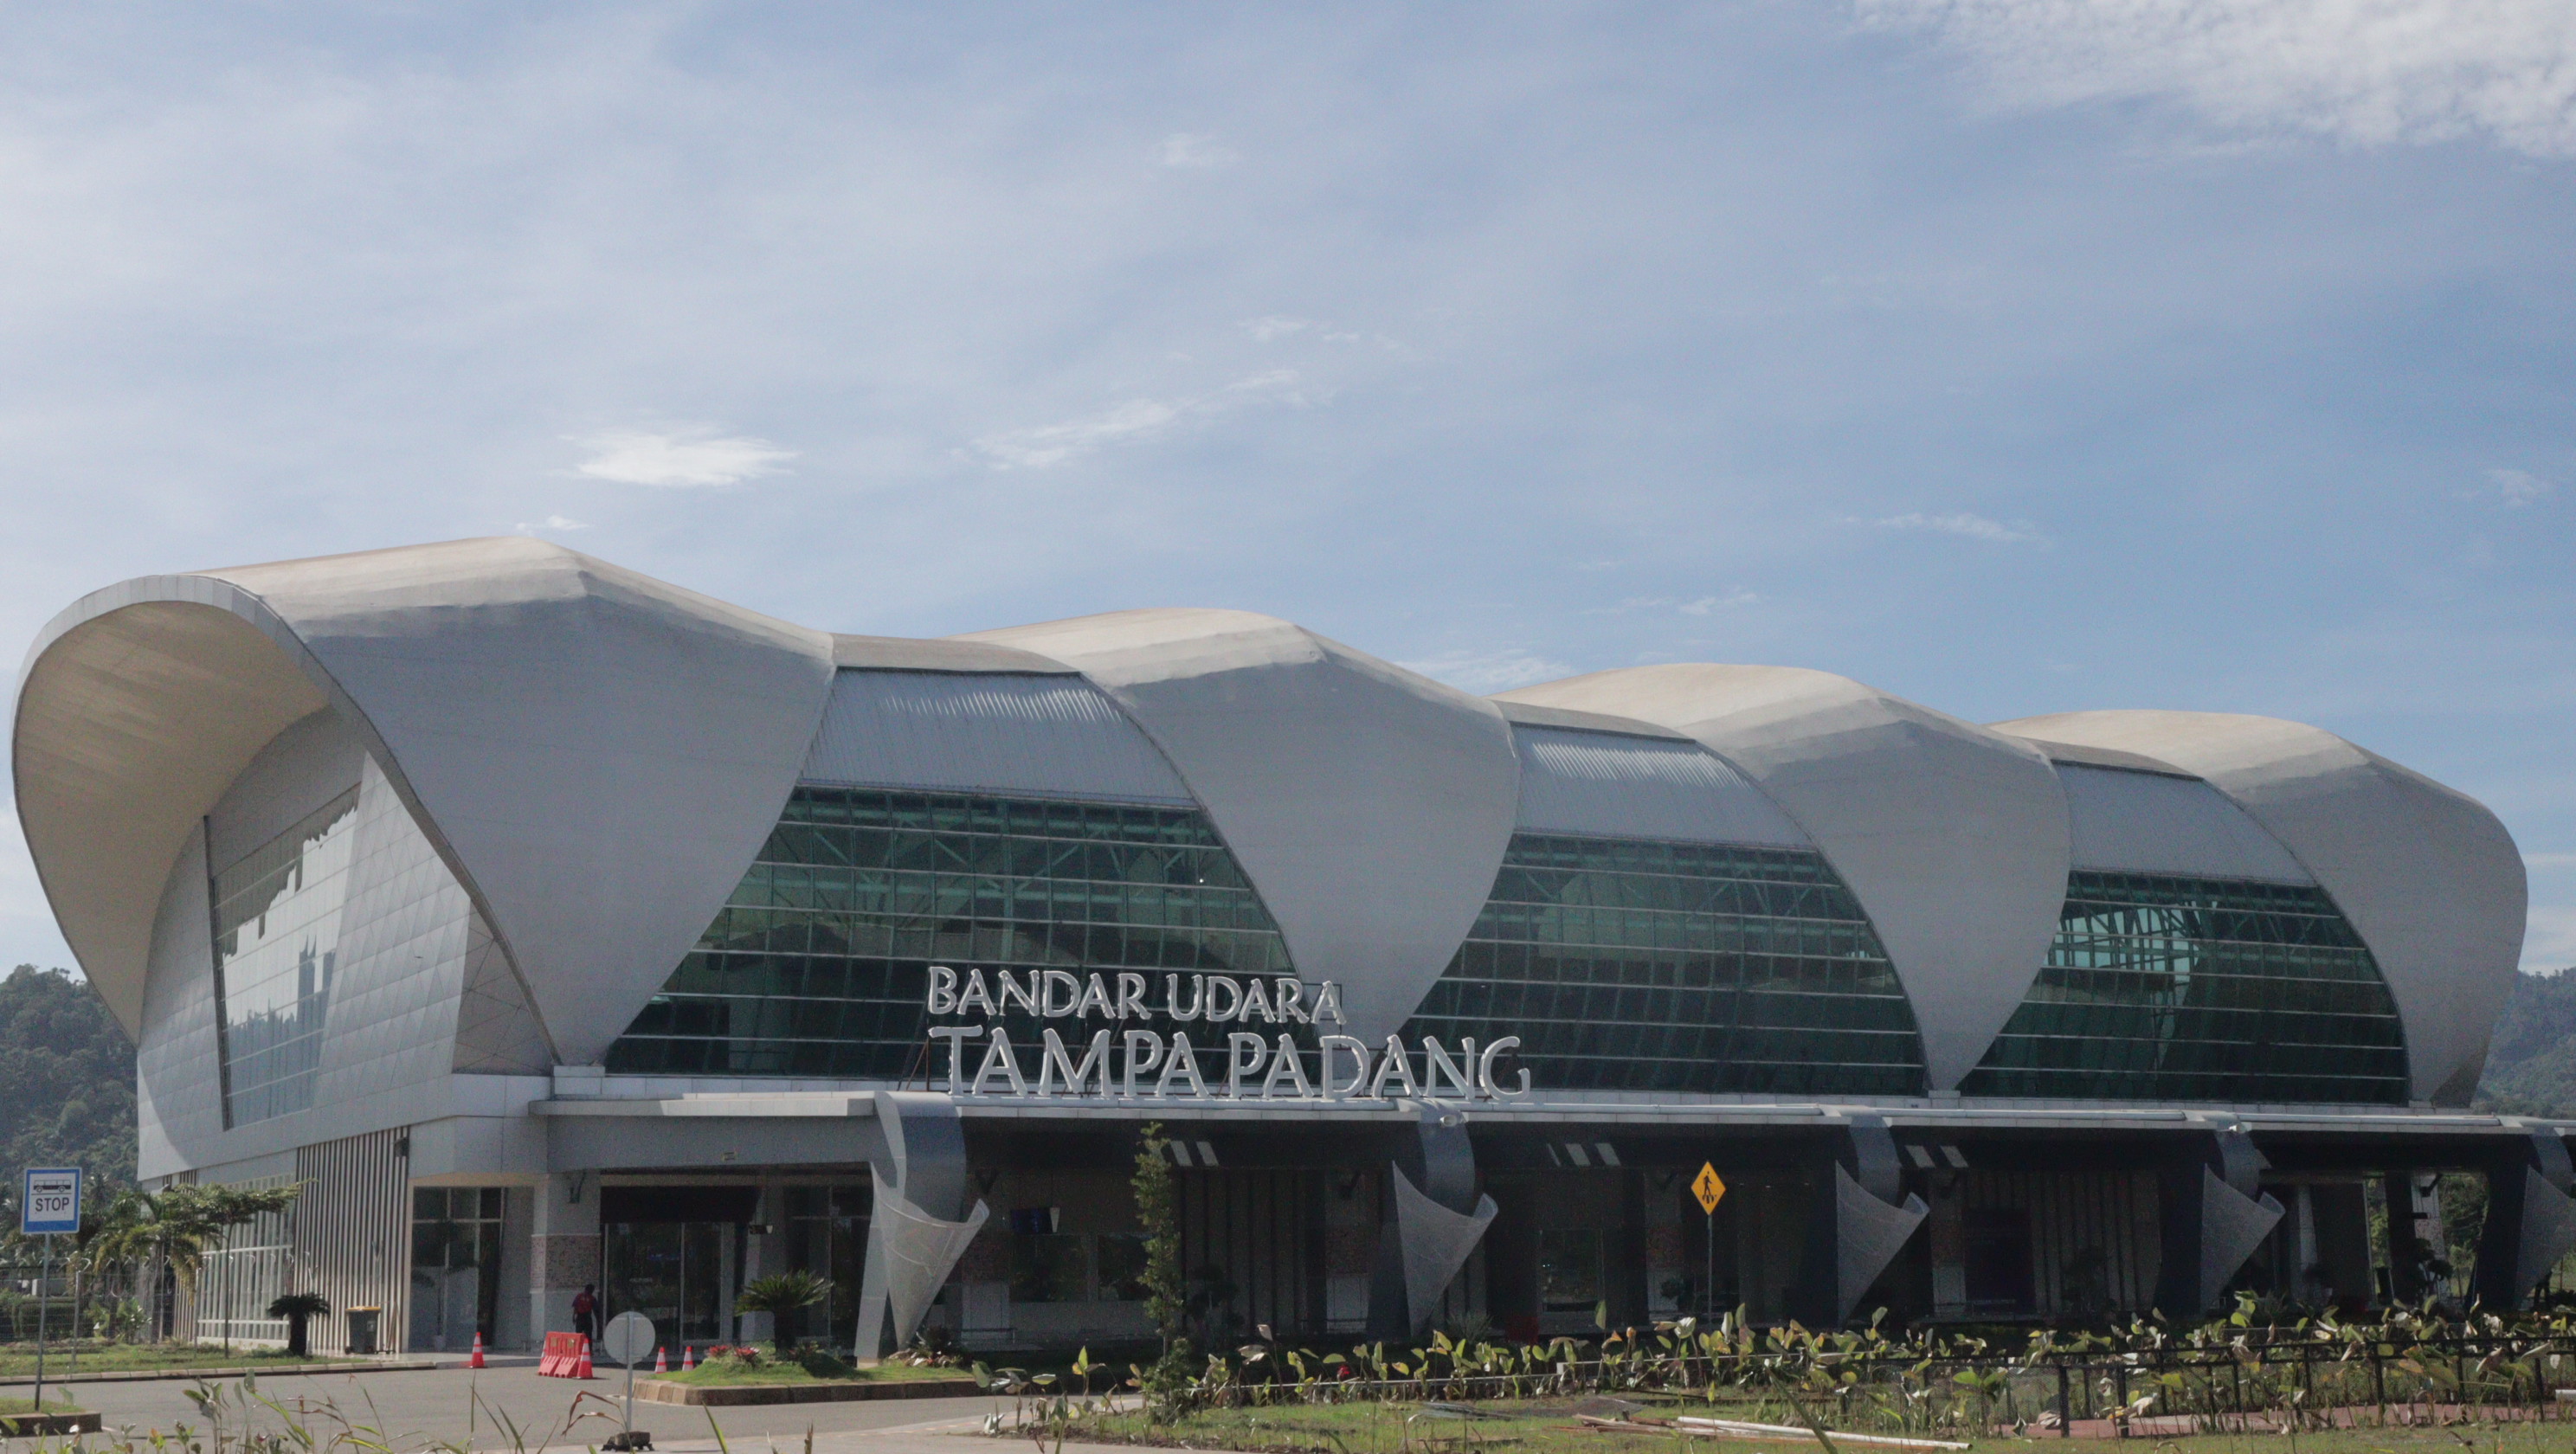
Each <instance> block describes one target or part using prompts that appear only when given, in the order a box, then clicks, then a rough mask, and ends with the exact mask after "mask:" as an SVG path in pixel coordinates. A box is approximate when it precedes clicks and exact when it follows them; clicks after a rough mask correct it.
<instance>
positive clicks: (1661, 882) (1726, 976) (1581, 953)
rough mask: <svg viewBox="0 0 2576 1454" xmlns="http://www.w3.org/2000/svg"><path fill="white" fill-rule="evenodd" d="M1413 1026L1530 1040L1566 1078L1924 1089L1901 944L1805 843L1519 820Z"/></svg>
mask: <svg viewBox="0 0 2576 1454" xmlns="http://www.w3.org/2000/svg"><path fill="white" fill-rule="evenodd" d="M1404 1034H1405V1036H1406V1037H1407V1038H1408V1039H1411V1038H1413V1037H1417V1036H1422V1035H1437V1036H1440V1037H1442V1038H1444V1039H1447V1040H1449V1041H1450V1042H1451V1043H1455V1042H1456V1041H1457V1040H1458V1039H1460V1038H1463V1037H1468V1036H1473V1037H1474V1038H1475V1039H1476V1040H1478V1041H1479V1042H1482V1043H1485V1044H1491V1043H1492V1042H1493V1041H1494V1040H1495V1039H1496V1038H1498V1037H1501V1036H1505V1035H1518V1036H1520V1037H1521V1047H1520V1059H1521V1063H1522V1064H1523V1065H1526V1066H1527V1067H1528V1068H1529V1070H1530V1074H1531V1078H1532V1080H1533V1081H1534V1082H1535V1083H1536V1084H1538V1085H1541V1086H1545V1087H1547V1088H1549V1089H1551V1090H1558V1089H1562V1090H1653V1091H1703V1092H1728V1091H1733V1092H1774V1093H1781V1092H1786V1093H1823V1092H1833V1093H1845V1094H1871V1093H1883V1094H1890V1095H1912V1094H1919V1093H1920V1092H1921V1090H1922V1088H1923V1050H1922V1045H1921V1042H1920V1040H1919V1039H1918V1038H1917V1036H1916V1034H1915V1029H1914V1012H1913V1010H1912V1008H1911V1007H1910V1006H1908V1004H1907V1003H1906V1000H1905V992H1904V990H1903V988H1902V987H1901V986H1899V985H1898V983H1897V980H1896V973H1895V971H1894V969H1893V968H1891V967H1890V966H1889V964H1888V961H1887V952H1886V951H1885V950H1884V949H1882V948H1880V947H1879V943H1878V936H1877V934H1876V933H1875V932H1874V931H1873V930H1872V929H1871V928H1870V925H1869V921H1868V919H1867V918H1866V917H1864V916H1863V914H1862V913H1861V909H1860V904H1859V902H1858V901H1857V900H1856V899H1854V898H1853V897H1852V894H1851V892H1850V890H1848V889H1846V888H1844V887H1843V884H1842V881H1841V880H1840V879H1839V878H1838V877H1837V876H1836V875H1835V874H1834V871H1833V869H1832V868H1831V867H1830V866H1829V865H1828V864H1827V863H1826V862H1825V860H1824V857H1823V855H1821V854H1818V853H1816V852H1814V851H1812V850H1804V849H1781V848H1753V847H1727V846H1712V845H1706V844H1692V843H1664V842H1653V841H1644V840H1631V839H1610V838H1581V837H1569V836H1563V835H1546V834H1534V833H1522V834H1516V835H1514V836H1513V838H1512V840H1511V844H1510V847H1509V848H1508V849H1507V850H1506V852H1505V854H1504V857H1503V868H1502V872H1501V873H1500V874H1499V875H1497V876H1496V878H1495V880H1494V889H1493V893H1492V896H1491V898H1490V900H1489V901H1488V902H1487V903H1486V905H1485V910H1484V913H1483V914H1482V915H1481V916H1479V917H1478V919H1477V920H1476V925H1475V927H1474V928H1473V929H1472V930H1470V931H1469V934H1468V939H1467V942H1466V943H1465V944H1464V945H1463V946H1461V947H1460V948H1459V950H1458V953H1457V956H1456V957H1455V958H1454V959H1452V960H1451V961H1450V963H1449V967H1448V968H1447V969H1446V970H1445V971H1444V972H1443V973H1442V975H1441V977H1440V981H1439V982H1438V983H1437V984H1435V985H1433V986H1432V989H1431V992H1430V994H1429V995H1428V996H1426V997H1425V998H1424V1000H1423V1003H1422V1008H1421V1009H1420V1010H1418V1011H1416V1012H1415V1014H1414V1017H1413V1020H1412V1022H1411V1023H1410V1024H1408V1025H1406V1026H1405V1029H1404ZM1505 1074H1506V1075H1508V1072H1507V1071H1506V1072H1505Z"/></svg>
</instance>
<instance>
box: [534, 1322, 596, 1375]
mask: <svg viewBox="0 0 2576 1454" xmlns="http://www.w3.org/2000/svg"><path fill="white" fill-rule="evenodd" d="M589 1352H590V1340H589V1339H588V1338H585V1337H583V1336H582V1335H580V1334H579V1333H548V1334H547V1335H546V1347H545V1352H544V1353H542V1354H540V1355H539V1356H538V1358H537V1376H538V1377H540V1378H588V1377H591V1376H592V1375H590V1374H587V1373H584V1372H582V1370H581V1365H582V1363H583V1362H584V1355H585V1354H587V1353H589Z"/></svg>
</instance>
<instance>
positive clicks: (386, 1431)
mask: <svg viewBox="0 0 2576 1454" xmlns="http://www.w3.org/2000/svg"><path fill="white" fill-rule="evenodd" d="M222 1382H223V1384H224V1386H226V1387H233V1388H238V1386H239V1384H240V1380H238V1379H226V1380H223V1381H222ZM192 1386H193V1385H191V1384H188V1383H182V1382H175V1381H174V1382H160V1383H95V1384H80V1385H76V1386H74V1387H72V1388H70V1389H67V1390H65V1392H67V1393H68V1394H69V1395H70V1396H71V1397H72V1398H73V1399H74V1400H75V1401H77V1402H78V1403H80V1404H81V1405H82V1406H84V1407H87V1408H93V1409H96V1410H98V1411H99V1413H100V1414H101V1415H102V1416H104V1418H105V1420H106V1424H107V1427H108V1428H109V1429H110V1430H111V1431H113V1430H118V1429H132V1430H134V1431H135V1432H137V1433H138V1434H140V1433H144V1432H147V1431H149V1430H154V1429H158V1430H161V1431H162V1432H165V1433H166V1432H168V1431H169V1430H171V1429H172V1428H173V1427H175V1426H176V1425H179V1424H182V1423H184V1424H187V1425H189V1426H190V1427H192V1428H203V1427H204V1426H205V1422H206V1421H205V1417H204V1415H203V1414H201V1413H200V1412H199V1411H198V1409H197V1406H196V1405H195V1403H194V1402H192V1401H191V1400H190V1399H189V1398H188V1396H187V1390H188V1389H189V1388H190V1387H192ZM624 1387H625V1380H624V1376H623V1374H622V1373H618V1372H616V1371H614V1370H609V1369H603V1370H601V1376H600V1377H599V1378H598V1379H596V1380H594V1381H592V1382H590V1383H586V1384H577V1383H573V1382H571V1381H569V1380H566V1379H560V1378H540V1377H538V1376H537V1373H536V1370H535V1368H533V1367H518V1368H485V1369H481V1370H467V1369H462V1368H442V1369H435V1370H428V1371H400V1372H395V1371H387V1372H377V1373H357V1374H353V1373H347V1372H335V1373H311V1374H268V1375H263V1376H262V1377H261V1378H260V1379H259V1381H258V1388H259V1392H260V1393H262V1394H264V1395H266V1396H267V1397H268V1398H271V1399H274V1400H276V1401H277V1402H278V1403H280V1404H284V1405H286V1406H287V1407H288V1408H290V1409H301V1410H305V1411H307V1412H306V1413H305V1415H304V1417H305V1420H306V1423H307V1426H308V1427H312V1428H315V1429H317V1431H319V1430H320V1429H324V1428H328V1427H335V1425H334V1424H333V1418H334V1415H335V1413H336V1417H337V1418H338V1419H345V1420H346V1421H348V1422H349V1423H352V1424H358V1425H364V1426H368V1427H370V1428H374V1429H377V1430H380V1431H381V1432H382V1434H383V1437H384V1439H385V1441H386V1442H387V1443H389V1444H390V1445H392V1446H393V1447H394V1448H395V1449H397V1450H412V1449H421V1448H425V1447H427V1446H429V1445H432V1444H445V1445H452V1446H462V1447H465V1448H469V1449H483V1450H507V1449H512V1448H516V1447H524V1448H527V1449H530V1450H534V1449H537V1448H539V1447H542V1446H545V1445H552V1446H555V1447H558V1448H581V1447H585V1446H592V1447H595V1446H596V1445H597V1444H598V1443H599V1442H600V1441H601V1440H603V1439H605V1438H607V1437H608V1436H609V1435H610V1434H612V1433H614V1432H616V1430H617V1428H618V1423H617V1418H618V1414H619V1411H620V1402H619V1395H620V1394H621V1393H622V1391H623V1390H624ZM237 1407H238V1406H236V1412H235V1413H234V1414H233V1415H232V1416H233V1417H239V1416H240V1415H239V1413H238V1411H237ZM1011 1407H1012V1402H1011V1400H1009V1399H1007V1398H999V1399H997V1398H991V1397H987V1396H982V1395H978V1396H974V1397H969V1398H939V1399H884V1400H876V1401H870V1402H865V1403H820V1404H778V1405H768V1406H752V1407H739V1408H719V1409H714V1410H708V1409H706V1408H702V1407H690V1406H685V1405H674V1404H656V1403H646V1402H644V1401H643V1400H641V1399H638V1400H636V1403H635V1426H636V1427H637V1428H639V1429H646V1430H649V1431H651V1433H652V1435H653V1444H654V1447H655V1448H656V1449H657V1450H658V1449H671V1450H677V1451H681V1454H692V1451H699V1450H703V1451H706V1454H715V1451H716V1450H717V1448H718V1445H717V1441H716V1433H715V1428H720V1429H721V1430H722V1433H723V1438H724V1440H725V1441H726V1444H727V1445H728V1446H729V1447H730V1449H731V1450H732V1454H767V1451H768V1450H770V1449H772V1448H775V1449H777V1450H779V1451H781V1454H798V1451H801V1450H802V1448H803V1445H804V1440H805V1434H806V1431H807V1430H808V1429H809V1428H810V1429H812V1430H813V1431H814V1435H815V1444H816V1448H817V1449H818V1450H823V1449H832V1450H835V1451H839V1450H844V1449H849V1450H853V1451H855V1450H856V1449H859V1448H864V1449H865V1450H866V1451H868V1454H933V1451H938V1454H971V1450H972V1449H973V1448H975V1447H976V1446H973V1445H968V1446H966V1448H965V1449H962V1450H961V1449H960V1448H959V1446H958V1442H957V1440H956V1439H955V1438H954V1434H956V1433H965V1432H972V1431H974V1430H977V1429H980V1428H981V1426H982V1424H983V1421H984V1419H985V1417H986V1416H987V1415H989V1414H991V1413H993V1412H995V1411H1001V1412H1005V1413H1007V1412H1008V1411H1009V1410H1010V1408H1011ZM710 1412H713V1413H714V1415H715V1428H710V1426H709V1423H708V1419H707V1415H708V1414H709V1413H710ZM249 1422H251V1423H253V1424H255V1425H257V1426H258V1427H262V1428H272V1429H273V1428H276V1427H278V1426H279V1425H280V1423H281V1422H282V1421H281V1420H280V1419H279V1418H278V1417H277V1415H275V1414H274V1413H271V1412H269V1411H267V1410H257V1411H255V1412H253V1413H252V1414H251V1415H250V1419H249ZM514 1429H515V1431H516V1432H515V1433H514V1432H513V1430H514ZM861 1436H865V1437H861ZM854 1440H855V1441H856V1442H855V1444H854V1443H853V1441H854ZM924 1440H927V1441H929V1442H928V1443H927V1444H924V1443H923V1442H922V1441H924ZM7 1442H9V1443H16V1442H18V1441H14V1440H13V1441H7ZM1066 1448H1067V1450H1068V1454H1070V1451H1071V1450H1072V1448H1073V1446H1071V1445H1067V1446H1066ZM0 1454H5V1450H0Z"/></svg>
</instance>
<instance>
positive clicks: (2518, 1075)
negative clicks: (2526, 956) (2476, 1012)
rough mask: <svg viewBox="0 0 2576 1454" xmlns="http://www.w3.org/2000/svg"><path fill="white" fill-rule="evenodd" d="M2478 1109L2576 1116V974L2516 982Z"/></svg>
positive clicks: (2481, 1083) (2491, 1049)
mask: <svg viewBox="0 0 2576 1454" xmlns="http://www.w3.org/2000/svg"><path fill="white" fill-rule="evenodd" d="M2478 1107H2479V1109H2481V1110H2489V1111H2502V1112H2504V1113H2506V1114H2507V1115H2516V1116H2569V1117H2576V969H2562V970H2559V971H2558V972H2557V973H2555V974H2525V975H2517V976H2515V977H2514V984H2513V998H2512V999H2511V1000H2509V1001H2507V1002H2506V1003H2505V1007H2504V1018H2502V1019H2500V1020H2498V1021H2496V1031H2495V1039H2494V1041H2493V1042H2492V1043H2491V1044H2490V1045H2489V1046H2488V1048H2487V1070H2486V1075H2485V1077H2484V1078H2483V1079H2481V1080H2480V1081H2479V1082H2478Z"/></svg>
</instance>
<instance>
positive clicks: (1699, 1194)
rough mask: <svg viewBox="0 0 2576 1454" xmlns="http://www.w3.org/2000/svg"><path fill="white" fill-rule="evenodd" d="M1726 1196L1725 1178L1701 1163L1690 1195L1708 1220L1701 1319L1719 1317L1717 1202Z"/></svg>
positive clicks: (1710, 1166)
mask: <svg viewBox="0 0 2576 1454" xmlns="http://www.w3.org/2000/svg"><path fill="white" fill-rule="evenodd" d="M1725 1195H1726V1179H1725V1178H1724V1177H1721V1176H1719V1175H1718V1174H1717V1166H1716V1164H1715V1163H1713V1162H1707V1161H1703V1162H1701V1163H1700V1164H1699V1175H1697V1176H1695V1177H1692V1178H1691V1196H1692V1197H1693V1198H1694V1199H1695V1200H1697V1201H1698V1202H1699V1210H1700V1215H1702V1216H1704V1217H1706V1218H1707V1219H1708V1262H1707V1264H1706V1267H1705V1271H1704V1273H1703V1275H1704V1276H1705V1277H1706V1278H1707V1281H1706V1282H1705V1283H1703V1284H1702V1285H1701V1287H1700V1294H1699V1305H1700V1316H1701V1317H1702V1318H1714V1317H1716V1316H1717V1203H1718V1199H1719V1198H1721V1197H1723V1196H1725Z"/></svg>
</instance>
